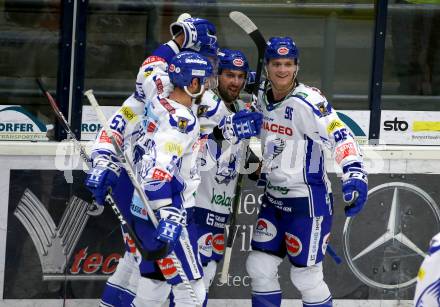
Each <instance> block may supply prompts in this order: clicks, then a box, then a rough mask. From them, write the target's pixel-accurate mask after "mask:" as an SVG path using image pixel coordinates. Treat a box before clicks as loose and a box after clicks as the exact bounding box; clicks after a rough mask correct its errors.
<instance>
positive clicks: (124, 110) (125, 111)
mask: <svg viewBox="0 0 440 307" xmlns="http://www.w3.org/2000/svg"><path fill="white" fill-rule="evenodd" d="M120 113H121V114H122V115H123V116H124V117H125V118H126V119H127V120H128V121H129V122H130V121H132V120H133V119H136V118H137V115H136V113H134V112H133V110H132V109H131V108H130V107H127V106H123V107H122V108H121V109H120Z"/></svg>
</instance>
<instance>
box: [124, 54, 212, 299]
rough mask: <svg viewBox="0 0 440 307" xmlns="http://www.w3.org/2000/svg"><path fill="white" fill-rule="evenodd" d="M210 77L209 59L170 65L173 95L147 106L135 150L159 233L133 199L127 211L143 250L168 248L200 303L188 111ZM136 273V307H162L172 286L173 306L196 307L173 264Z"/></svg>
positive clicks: (148, 264)
mask: <svg viewBox="0 0 440 307" xmlns="http://www.w3.org/2000/svg"><path fill="white" fill-rule="evenodd" d="M211 74H212V66H211V64H210V63H209V61H208V59H207V58H205V57H203V56H201V55H198V54H196V53H194V52H182V53H179V54H178V55H176V56H175V57H174V58H173V60H172V61H171V64H170V67H169V76H170V81H171V82H172V83H173V85H174V90H173V91H172V92H171V93H170V95H169V97H168V98H160V97H157V98H156V99H153V100H152V101H151V102H150V103H149V106H148V112H147V114H146V115H145V116H144V118H143V120H142V127H144V135H143V136H142V137H141V138H140V139H139V140H138V141H137V142H136V145H135V146H136V147H137V149H136V151H137V152H140V155H139V156H141V157H142V158H141V159H140V160H139V161H136V164H135V168H136V172H137V174H138V176H139V177H140V178H141V184H142V187H143V188H144V190H145V193H146V196H147V198H148V200H149V205H150V206H151V207H152V209H153V210H155V212H156V215H157V216H158V218H160V220H159V225H158V227H157V229H155V228H154V226H153V224H152V223H151V222H150V220H149V218H148V216H146V214H144V213H143V211H142V208H143V205H142V204H141V203H140V202H141V201H140V199H139V198H138V197H137V195H136V194H135V196H134V197H133V202H132V204H131V206H130V211H131V214H132V216H133V228H134V230H135V232H136V234H137V235H138V237H139V239H140V240H141V242H142V245H143V246H144V247H145V248H146V249H147V250H151V249H157V248H158V247H160V246H162V245H163V244H164V243H170V244H171V247H172V249H171V250H173V251H174V252H175V254H176V256H177V258H178V259H179V261H180V263H181V267H182V269H183V271H184V272H185V274H186V276H187V278H188V279H189V280H190V283H191V285H192V288H193V289H194V292H195V294H196V296H197V299H198V300H200V301H203V300H204V297H205V293H204V292H205V288H204V284H203V281H202V279H201V278H202V274H203V273H202V268H201V264H200V262H199V257H198V255H197V251H198V250H197V236H196V235H197V233H196V232H195V229H194V223H192V222H191V220H192V219H193V207H194V205H195V198H194V193H195V191H196V190H197V187H198V184H199V182H200V177H199V175H198V172H197V163H196V160H197V152H198V144H199V142H198V140H199V131H200V127H199V123H198V120H197V117H196V115H195V114H194V113H193V112H192V110H191V106H192V104H193V103H194V101H195V98H197V97H198V96H200V95H202V94H203V92H204V86H205V85H204V84H205V81H206V80H207V78H208V77H209V76H210V75H211ZM152 124H153V126H154V128H152V127H153V126H152ZM171 250H170V252H171ZM139 268H140V272H141V278H140V279H139V282H138V289H137V291H136V297H135V299H134V300H133V303H132V304H133V305H134V306H148V307H150V306H160V305H161V304H162V303H163V302H165V300H166V299H167V297H168V295H169V292H170V291H171V285H176V287H175V289H177V291H176V290H175V292H174V294H175V301H176V305H177V306H195V304H194V303H193V300H192V298H191V296H190V293H189V292H188V291H187V289H186V288H185V286H184V285H183V283H182V279H181V277H180V275H179V274H177V269H176V268H175V267H174V265H173V261H172V260H171V258H164V259H160V260H158V261H146V260H145V259H142V260H141V263H140V266H139ZM164 277H165V278H164Z"/></svg>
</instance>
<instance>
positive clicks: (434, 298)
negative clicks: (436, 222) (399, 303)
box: [414, 233, 440, 307]
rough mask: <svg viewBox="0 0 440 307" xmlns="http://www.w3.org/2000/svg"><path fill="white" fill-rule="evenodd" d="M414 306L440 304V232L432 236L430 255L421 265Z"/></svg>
mask: <svg viewBox="0 0 440 307" xmlns="http://www.w3.org/2000/svg"><path fill="white" fill-rule="evenodd" d="M414 306H416V307H439V306H440V233H438V234H436V235H435V236H434V237H433V238H432V240H431V242H430V243H429V250H428V255H426V257H425V259H424V260H423V262H422V265H421V266H420V269H419V274H418V276H417V286H416V293H415V295H414Z"/></svg>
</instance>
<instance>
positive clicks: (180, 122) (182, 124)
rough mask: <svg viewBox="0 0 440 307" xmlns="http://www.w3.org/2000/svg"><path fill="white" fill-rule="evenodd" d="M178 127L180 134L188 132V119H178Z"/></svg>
mask: <svg viewBox="0 0 440 307" xmlns="http://www.w3.org/2000/svg"><path fill="white" fill-rule="evenodd" d="M177 127H178V128H179V131H180V132H186V128H187V127H188V119H187V118H185V117H178V120H177Z"/></svg>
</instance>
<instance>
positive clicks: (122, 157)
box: [84, 90, 201, 305]
mask: <svg viewBox="0 0 440 307" xmlns="http://www.w3.org/2000/svg"><path fill="white" fill-rule="evenodd" d="M84 95H85V96H86V97H87V99H88V100H89V102H90V104H91V105H92V107H93V109H94V110H95V112H96V114H97V116H98V120H99V121H100V122H101V125H102V127H103V129H104V131H105V133H106V134H107V136H108V137H109V138H110V141H111V142H112V145H113V147H114V148H115V151H116V155H117V157H118V158H119V161H120V162H121V164H122V166H123V167H124V168H125V170H126V172H127V175H128V177H129V178H130V180H131V183H132V184H133V186H134V188H135V190H136V192H137V193H138V195H139V197H140V198H141V200H142V203H143V206H144V209H146V211H147V214H148V217H149V219H150V220H151V222H152V223H153V225H154V227H155V228H157V226H158V224H159V223H158V221H157V218H156V215H155V214H154V212H153V209H152V208H151V206H150V205H149V204H148V200H147V197H146V195H145V192H144V190H143V189H142V187H141V185H140V184H139V183H138V181H137V178H136V175H135V171H134V166H133V164H132V162H131V160H130V158H129V157H128V156H127V154H126V153H125V152H124V151H122V149H121V146H119V144H118V142H117V141H116V139H115V137H114V135H113V132H112V130H111V129H110V126H109V124H108V122H107V118H106V117H105V115H104V113H103V112H102V110H101V107H100V106H99V104H98V101H97V100H96V98H95V96H94V95H93V90H88V91H86V92H85V93H84ZM168 257H169V258H170V259H171V260H172V261H173V264H174V267H175V268H176V270H177V273H178V274H179V276H180V278H181V279H182V283H183V284H184V285H185V288H186V289H187V290H188V293H189V294H190V296H191V299H192V300H193V302H194V303H195V304H197V305H201V303H200V302H199V300H198V298H197V296H196V293H195V292H194V289H193V288H192V286H191V284H190V282H189V279H188V277H187V276H186V274H185V272H184V271H183V268H182V265H181V263H180V261H179V259H177V256H176V254H175V253H174V251H172V252H171V253H170V255H169V256H168Z"/></svg>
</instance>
